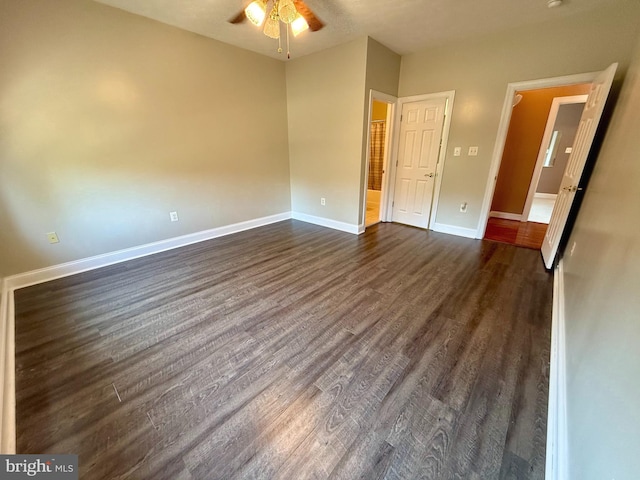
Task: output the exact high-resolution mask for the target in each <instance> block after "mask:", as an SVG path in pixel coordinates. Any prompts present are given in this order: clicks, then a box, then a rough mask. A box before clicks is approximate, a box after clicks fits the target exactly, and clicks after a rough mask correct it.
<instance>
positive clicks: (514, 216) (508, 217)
mask: <svg viewBox="0 0 640 480" xmlns="http://www.w3.org/2000/svg"><path fill="white" fill-rule="evenodd" d="M489 216H490V217H493V218H504V219H505V220H518V221H520V220H522V214H520V213H509V212H496V211H495V210H491V211H490V212H489Z"/></svg>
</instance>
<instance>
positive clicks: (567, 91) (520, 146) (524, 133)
mask: <svg viewBox="0 0 640 480" xmlns="http://www.w3.org/2000/svg"><path fill="white" fill-rule="evenodd" d="M590 85H591V84H583V85H572V86H569V87H554V88H543V89H538V90H528V91H525V92H520V94H521V95H522V100H521V101H520V103H518V105H516V106H515V107H513V113H512V114H511V121H510V122H509V132H508V133H507V140H506V142H505V144H504V152H503V154H502V161H501V163H500V171H499V173H498V180H497V181H496V188H495V191H494V193H493V201H492V203H491V210H492V211H495V212H507V213H515V214H518V215H519V214H521V213H522V211H523V210H524V204H525V201H526V200H527V193H528V192H529V185H530V184H531V178H532V177H533V171H534V169H535V166H536V161H537V160H538V153H539V151H540V145H541V143H542V137H543V135H544V129H545V127H546V125H547V118H548V117H549V111H550V110H551V104H552V103H553V99H554V98H555V97H568V96H570V95H583V94H588V93H589V89H590V88H591V86H590ZM578 119H579V118H578ZM556 193H557V192H556Z"/></svg>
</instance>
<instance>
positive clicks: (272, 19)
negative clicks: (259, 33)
mask: <svg viewBox="0 0 640 480" xmlns="http://www.w3.org/2000/svg"><path fill="white" fill-rule="evenodd" d="M264 34H265V35H266V36H267V37H269V38H276V39H277V38H280V19H279V18H278V12H277V11H276V7H275V6H274V7H273V8H272V9H271V13H270V14H269V18H267V21H266V22H265V24H264Z"/></svg>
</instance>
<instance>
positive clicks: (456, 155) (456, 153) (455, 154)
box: [453, 147, 462, 157]
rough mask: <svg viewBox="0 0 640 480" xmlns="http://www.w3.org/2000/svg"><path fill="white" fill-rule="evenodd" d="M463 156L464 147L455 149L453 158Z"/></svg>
mask: <svg viewBox="0 0 640 480" xmlns="http://www.w3.org/2000/svg"><path fill="white" fill-rule="evenodd" d="M461 154H462V147H455V148H454V149H453V156H454V157H459V156H460V155H461Z"/></svg>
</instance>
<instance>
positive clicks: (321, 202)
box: [320, 197, 327, 206]
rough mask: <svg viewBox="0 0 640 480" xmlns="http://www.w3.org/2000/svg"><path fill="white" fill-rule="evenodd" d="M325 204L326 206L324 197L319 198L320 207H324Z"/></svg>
mask: <svg viewBox="0 0 640 480" xmlns="http://www.w3.org/2000/svg"><path fill="white" fill-rule="evenodd" d="M326 204H327V202H326V200H325V199H324V197H322V198H320V205H322V206H324V205H326Z"/></svg>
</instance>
